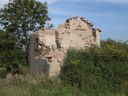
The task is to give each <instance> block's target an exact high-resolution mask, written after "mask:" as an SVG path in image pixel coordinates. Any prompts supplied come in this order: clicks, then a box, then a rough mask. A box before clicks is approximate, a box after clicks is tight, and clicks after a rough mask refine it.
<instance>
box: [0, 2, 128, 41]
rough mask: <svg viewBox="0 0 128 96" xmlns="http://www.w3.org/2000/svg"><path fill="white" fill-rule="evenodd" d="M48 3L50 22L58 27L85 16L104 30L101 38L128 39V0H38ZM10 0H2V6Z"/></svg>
mask: <svg viewBox="0 0 128 96" xmlns="http://www.w3.org/2000/svg"><path fill="white" fill-rule="evenodd" d="M37 1H40V2H47V3H48V11H49V17H50V18H51V19H52V20H51V22H50V23H52V24H54V26H55V27H57V26H58V25H59V24H62V23H64V22H65V20H66V19H67V18H69V17H71V16H80V17H85V18H86V19H88V20H89V21H91V22H93V24H94V28H99V29H101V30H102V32H101V35H100V37H101V39H107V38H111V39H114V40H118V41H125V40H128V0H37ZM7 2H8V0H0V7H2V6H3V5H4V4H7Z"/></svg>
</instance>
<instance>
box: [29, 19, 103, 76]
mask: <svg viewBox="0 0 128 96" xmlns="http://www.w3.org/2000/svg"><path fill="white" fill-rule="evenodd" d="M100 32H101V31H100V30H99V29H94V28H93V24H92V23H90V22H89V21H88V20H86V19H85V18H82V17H81V18H80V17H71V18H69V19H67V20H66V22H65V23H64V24H61V25H59V27H58V28H57V29H55V30H48V29H40V30H39V31H37V32H34V33H33V34H32V35H31V36H30V45H29V65H30V71H31V73H32V74H48V75H49V76H57V75H59V73H60V68H61V66H62V65H63V60H64V57H65V55H66V52H67V50H68V49H70V48H75V49H85V48H87V47H90V46H92V45H96V46H100V38H99V34H100Z"/></svg>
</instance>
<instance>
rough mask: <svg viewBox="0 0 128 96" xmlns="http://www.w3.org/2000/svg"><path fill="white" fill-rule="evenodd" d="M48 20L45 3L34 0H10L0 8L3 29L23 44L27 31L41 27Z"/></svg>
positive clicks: (25, 41) (26, 38) (26, 37)
mask: <svg viewBox="0 0 128 96" xmlns="http://www.w3.org/2000/svg"><path fill="white" fill-rule="evenodd" d="M48 20H50V18H49V17H48V7H47V3H41V2H37V1H35V0H10V2H9V3H8V4H7V5H6V6H5V7H4V8H2V9H0V24H1V25H2V26H3V29H4V30H5V31H7V32H8V33H10V34H11V35H13V36H15V37H16V38H17V41H18V42H20V43H21V44H23V45H26V44H27V40H28V35H29V32H30V31H35V30H38V29H39V28H43V27H44V26H45V24H46V21H48Z"/></svg>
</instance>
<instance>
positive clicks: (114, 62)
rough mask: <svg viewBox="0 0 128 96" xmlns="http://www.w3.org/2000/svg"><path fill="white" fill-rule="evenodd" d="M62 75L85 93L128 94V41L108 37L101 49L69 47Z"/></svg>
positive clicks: (102, 43) (65, 80)
mask: <svg viewBox="0 0 128 96" xmlns="http://www.w3.org/2000/svg"><path fill="white" fill-rule="evenodd" d="M60 77H61V79H62V80H64V82H67V83H68V84H70V85H72V86H77V87H79V88H80V89H81V90H83V92H89V93H92V94H93V92H94V94H95V93H97V94H98V95H97V96H99V95H100V94H101V93H102V92H103V93H105V94H108V93H111V92H118V91H119V92H120V93H121V92H125V94H128V93H127V92H128V44H127V42H116V41H113V40H111V39H108V40H106V41H102V42H101V48H90V49H88V50H74V49H72V50H69V52H68V54H67V56H66V58H65V61H64V66H63V67H62V74H61V76H60ZM95 95H96V94H95Z"/></svg>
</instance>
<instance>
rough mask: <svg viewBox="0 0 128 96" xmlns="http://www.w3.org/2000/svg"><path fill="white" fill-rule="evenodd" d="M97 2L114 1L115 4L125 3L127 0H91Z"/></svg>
mask: <svg viewBox="0 0 128 96" xmlns="http://www.w3.org/2000/svg"><path fill="white" fill-rule="evenodd" d="M93 1H98V2H108V3H115V4H127V3H128V0H93Z"/></svg>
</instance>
